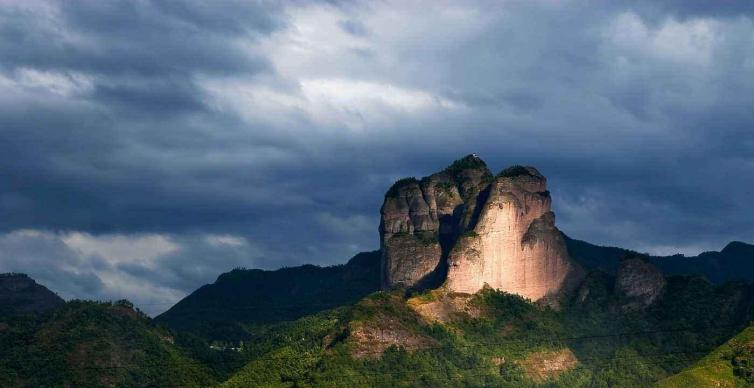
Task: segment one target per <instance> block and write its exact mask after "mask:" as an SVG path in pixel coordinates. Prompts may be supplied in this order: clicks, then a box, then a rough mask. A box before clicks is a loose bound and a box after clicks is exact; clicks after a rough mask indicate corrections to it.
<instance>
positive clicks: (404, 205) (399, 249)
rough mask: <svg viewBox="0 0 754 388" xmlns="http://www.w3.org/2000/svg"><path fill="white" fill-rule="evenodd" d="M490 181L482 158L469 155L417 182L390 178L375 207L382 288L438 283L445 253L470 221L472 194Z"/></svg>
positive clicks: (440, 278)
mask: <svg viewBox="0 0 754 388" xmlns="http://www.w3.org/2000/svg"><path fill="white" fill-rule="evenodd" d="M491 180H492V174H491V173H490V171H489V170H488V169H487V166H486V165H485V164H484V162H483V161H482V160H481V159H479V158H478V157H476V156H474V155H469V156H467V157H465V158H463V159H460V160H458V161H456V162H454V163H453V165H451V166H449V167H448V168H446V169H445V170H443V171H441V172H439V173H436V174H433V175H431V176H429V177H426V178H423V179H422V180H420V181H419V180H416V179H413V178H409V179H403V180H400V181H398V182H396V183H395V184H394V185H393V187H391V188H390V190H388V192H387V194H385V202H384V204H383V205H382V210H381V220H380V241H381V247H382V259H383V262H382V264H383V265H382V284H383V287H384V288H392V287H415V286H419V287H421V286H422V285H424V284H426V286H428V287H429V286H433V285H439V283H441V282H442V280H444V276H445V273H446V269H447V265H446V264H447V262H446V257H447V252H448V251H449V250H450V247H451V246H452V244H453V243H454V242H455V239H456V238H457V236H458V234H459V231H460V230H464V228H465V226H466V225H468V224H469V223H470V222H471V220H472V218H473V214H474V209H475V208H476V203H477V197H478V196H479V193H480V192H481V191H482V189H483V188H484V187H486V186H487V185H488V184H489V182H490V181H491Z"/></svg>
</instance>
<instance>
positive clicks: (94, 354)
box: [0, 301, 214, 387]
mask: <svg viewBox="0 0 754 388" xmlns="http://www.w3.org/2000/svg"><path fill="white" fill-rule="evenodd" d="M31 305H35V304H34V303H33V302H31ZM213 381H214V380H213V378H212V376H211V372H210V371H209V369H207V368H206V367H204V366H202V365H200V364H199V363H197V362H196V361H194V360H192V359H190V358H189V357H187V356H186V355H185V352H184V351H182V350H180V349H179V348H178V347H176V346H175V345H174V338H173V336H172V334H171V333H170V332H169V331H167V330H165V329H163V328H159V327H157V326H155V325H154V324H153V323H152V322H151V321H150V319H149V318H148V317H147V316H146V315H144V314H142V313H141V312H139V311H137V310H135V309H134V308H133V306H132V305H131V304H130V303H128V302H127V301H120V302H117V303H99V302H84V301H72V302H67V303H65V304H64V305H61V306H59V307H58V308H57V309H56V310H54V311H53V312H51V313H50V314H47V315H45V316H41V317H39V316H38V317H15V318H6V319H5V320H4V321H3V322H0V385H1V386H3V387H42V386H45V387H50V386H68V387H71V386H75V387H95V386H186V387H191V386H197V387H198V386H207V385H209V384H212V383H213Z"/></svg>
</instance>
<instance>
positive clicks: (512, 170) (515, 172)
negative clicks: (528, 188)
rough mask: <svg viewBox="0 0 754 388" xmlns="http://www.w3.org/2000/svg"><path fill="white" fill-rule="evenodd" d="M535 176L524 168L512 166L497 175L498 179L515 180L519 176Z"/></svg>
mask: <svg viewBox="0 0 754 388" xmlns="http://www.w3.org/2000/svg"><path fill="white" fill-rule="evenodd" d="M522 175H525V176H532V177H533V176H534V174H532V173H531V172H529V170H528V169H527V168H526V167H524V166H519V165H514V166H510V167H508V168H506V169H504V170H503V171H500V173H498V174H497V176H498V177H506V178H513V177H517V176H522Z"/></svg>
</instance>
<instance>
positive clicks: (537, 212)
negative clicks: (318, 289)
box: [380, 155, 583, 300]
mask: <svg viewBox="0 0 754 388" xmlns="http://www.w3.org/2000/svg"><path fill="white" fill-rule="evenodd" d="M550 204H551V199H550V193H549V192H548V191H547V188H546V179H545V178H544V177H543V176H542V175H541V174H540V173H539V171H537V170H536V169H535V168H533V167H521V166H514V167H511V168H508V169H506V170H504V171H502V172H501V173H500V174H498V176H497V177H493V176H492V174H491V173H490V171H489V170H488V169H487V166H486V165H485V164H484V162H483V161H482V160H481V159H479V158H478V157H477V156H476V155H469V156H467V157H465V158H463V159H460V160H458V161H456V162H454V163H453V165H451V166H450V167H448V168H446V169H445V170H444V171H442V172H440V173H437V174H434V175H431V176H429V177H426V178H423V179H422V180H420V181H418V180H416V179H413V178H409V179H405V180H401V181H398V182H397V183H396V184H395V185H394V186H393V187H392V188H391V189H390V191H388V193H387V194H386V196H385V203H384V205H383V207H382V220H381V223H380V233H381V243H382V255H383V256H382V259H383V267H382V270H383V287H384V288H390V287H396V286H401V287H418V288H423V287H428V286H429V287H431V286H432V284H435V285H439V284H440V283H442V282H443V281H444V284H445V287H446V288H447V289H448V290H449V291H453V292H462V293H474V292H477V291H479V290H480V289H481V288H482V287H484V286H485V285H488V286H490V287H492V288H495V289H499V290H502V291H506V292H510V293H515V294H518V295H522V296H524V297H527V298H530V299H532V300H539V299H542V298H544V297H546V296H549V295H556V294H558V293H559V292H561V291H563V290H566V289H570V288H572V287H573V286H574V285H576V283H577V282H578V281H579V280H580V278H581V277H582V276H583V271H581V269H580V267H579V266H578V265H576V264H574V263H573V262H572V261H571V260H570V258H569V256H568V252H567V250H566V246H565V242H564V240H563V237H562V235H561V233H560V231H558V229H557V228H556V227H555V216H554V214H553V213H552V212H551V211H550Z"/></svg>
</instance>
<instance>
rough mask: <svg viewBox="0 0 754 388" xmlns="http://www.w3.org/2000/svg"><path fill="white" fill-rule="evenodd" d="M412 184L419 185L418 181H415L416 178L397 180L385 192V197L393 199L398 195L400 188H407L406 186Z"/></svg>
mask: <svg viewBox="0 0 754 388" xmlns="http://www.w3.org/2000/svg"><path fill="white" fill-rule="evenodd" d="M412 183H419V181H418V180H416V178H414V177H408V178H403V179H398V180H397V181H395V183H393V185H392V186H390V188H389V189H388V190H387V193H385V197H395V196H396V195H398V191H400V189H402V188H404V187H406V186H408V185H410V184H412Z"/></svg>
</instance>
